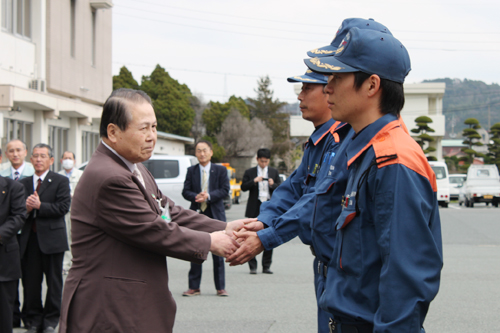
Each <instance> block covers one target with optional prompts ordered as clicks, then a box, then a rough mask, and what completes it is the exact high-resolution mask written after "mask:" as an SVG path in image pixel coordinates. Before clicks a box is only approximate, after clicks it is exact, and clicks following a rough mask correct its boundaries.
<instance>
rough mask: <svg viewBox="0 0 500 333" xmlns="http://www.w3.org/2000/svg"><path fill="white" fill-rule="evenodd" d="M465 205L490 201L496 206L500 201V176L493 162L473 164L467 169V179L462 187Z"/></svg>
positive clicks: (472, 205) (471, 205)
mask: <svg viewBox="0 0 500 333" xmlns="http://www.w3.org/2000/svg"><path fill="white" fill-rule="evenodd" d="M463 192H464V201H465V206H466V207H471V208H472V207H474V203H477V202H484V203H486V205H489V204H490V203H491V204H492V205H493V206H495V207H498V203H500V176H499V174H498V168H497V166H496V165H495V164H483V165H481V164H473V165H471V166H469V169H468V170H467V181H466V182H465V186H464V188H463Z"/></svg>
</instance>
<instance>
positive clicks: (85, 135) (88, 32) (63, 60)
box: [0, 0, 112, 171]
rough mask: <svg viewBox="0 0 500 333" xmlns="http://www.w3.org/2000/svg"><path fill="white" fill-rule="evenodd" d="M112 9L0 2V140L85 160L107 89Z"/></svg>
mask: <svg viewBox="0 0 500 333" xmlns="http://www.w3.org/2000/svg"><path fill="white" fill-rule="evenodd" d="M111 8H112V2H111V0H108V1H97V0H1V7H0V19H1V30H0V122H1V124H2V126H0V138H1V147H2V149H3V150H4V149H5V146H6V144H7V142H8V141H10V140H12V139H20V140H22V141H24V142H25V143H26V145H27V148H28V150H29V151H31V149H32V147H33V146H34V145H35V144H37V143H47V144H49V145H51V146H52V147H53V149H54V156H55V163H54V166H53V169H54V170H56V171H57V170H60V168H61V166H60V164H59V159H60V156H61V155H62V153H63V152H64V151H65V150H70V151H73V152H74V153H75V156H76V160H77V163H81V162H83V161H87V160H88V159H89V158H90V156H91V155H92V153H93V152H94V150H95V148H96V147H97V144H98V143H99V121H100V117H101V112H102V105H103V104H104V102H105V100H106V98H107V97H108V96H109V95H110V93H111V90H112V72H111Z"/></svg>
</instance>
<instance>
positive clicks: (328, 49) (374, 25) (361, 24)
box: [307, 18, 392, 58]
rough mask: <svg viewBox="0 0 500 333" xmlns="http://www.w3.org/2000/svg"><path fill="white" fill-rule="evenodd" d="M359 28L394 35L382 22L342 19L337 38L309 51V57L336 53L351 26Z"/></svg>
mask: <svg viewBox="0 0 500 333" xmlns="http://www.w3.org/2000/svg"><path fill="white" fill-rule="evenodd" d="M354 27H356V28H359V29H370V30H376V31H382V32H385V33H388V34H390V35H392V33H391V32H390V31H389V29H387V27H386V26H385V25H383V24H381V23H378V22H375V20H373V19H372V18H371V19H368V20H366V19H362V18H348V19H345V20H344V21H342V24H341V25H340V27H339V29H338V30H337V33H336V34H335V38H333V40H332V42H331V43H330V45H327V46H323V47H320V48H317V49H314V50H311V51H308V52H307V55H308V56H309V57H318V58H321V57H328V56H332V55H334V54H335V52H336V51H337V48H338V47H339V45H340V43H341V42H342V40H343V39H344V37H345V35H347V32H348V31H349V30H351V28H354Z"/></svg>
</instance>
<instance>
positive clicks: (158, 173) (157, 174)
mask: <svg viewBox="0 0 500 333" xmlns="http://www.w3.org/2000/svg"><path fill="white" fill-rule="evenodd" d="M142 164H144V166H145V167H146V168H147V169H148V170H149V172H151V174H152V175H153V177H154V178H155V179H158V178H175V177H177V176H179V161H176V160H148V161H145V162H142Z"/></svg>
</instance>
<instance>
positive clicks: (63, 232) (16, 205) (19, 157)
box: [0, 139, 82, 333]
mask: <svg viewBox="0 0 500 333" xmlns="http://www.w3.org/2000/svg"><path fill="white" fill-rule="evenodd" d="M0 155H1V154H0ZM27 155H28V151H27V147H26V144H25V143H24V142H22V141H21V140H18V139H14V140H11V141H10V142H8V143H7V145H6V151H5V156H6V157H7V158H8V160H9V162H10V166H9V167H8V168H6V169H4V170H2V171H1V172H0V175H1V176H2V177H4V178H5V180H3V182H6V183H5V184H4V186H5V187H4V188H3V189H2V190H3V194H4V195H5V194H9V196H8V198H7V199H5V200H4V206H2V207H1V209H2V214H5V215H6V216H7V218H6V219H4V220H1V221H0V243H2V245H3V247H2V250H3V253H2V254H1V255H0V266H1V267H2V269H1V270H0V281H2V282H0V284H1V285H2V287H1V288H0V323H1V324H0V326H1V329H0V331H1V332H9V333H10V332H12V329H13V327H20V326H21V322H23V323H24V327H25V328H27V329H28V332H30V333H35V332H40V331H41V332H43V333H51V332H55V328H56V327H57V325H58V322H59V316H60V311H61V295H62V288H63V274H67V272H68V270H69V268H70V267H71V251H69V245H70V242H71V233H70V231H71V223H70V218H69V211H70V204H71V197H72V195H73V193H74V190H75V187H76V185H77V183H78V181H79V179H80V177H81V175H82V171H80V170H78V169H77V168H76V166H75V155H74V153H73V152H70V151H66V152H64V154H63V156H62V157H61V160H60V162H61V165H62V170H61V171H60V172H59V173H56V172H53V171H51V167H52V165H53V164H54V159H55V157H54V156H53V153H52V148H51V147H50V146H49V145H46V144H44V143H39V144H36V145H35V146H34V147H33V150H32V152H31V156H30V162H31V163H29V162H26V161H25V159H26V157H27ZM0 162H1V157H0ZM8 182H14V184H10V183H8ZM9 185H10V186H9ZM14 185H15V186H14ZM6 188H12V191H13V190H14V189H21V190H22V191H21V192H19V193H20V194H21V196H20V195H18V194H19V193H17V192H12V191H6V190H5V189H6ZM16 193H17V194H16ZM6 202H7V203H9V204H10V206H9V205H5V203H6ZM7 243H8V244H7ZM19 279H21V281H22V290H23V293H22V295H23V302H22V304H23V306H22V311H21V308H20V303H21V302H20V299H19ZM44 279H45V283H46V286H47V292H46V297H45V300H42V299H41V297H42V283H43V280H44Z"/></svg>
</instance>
